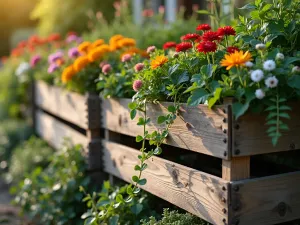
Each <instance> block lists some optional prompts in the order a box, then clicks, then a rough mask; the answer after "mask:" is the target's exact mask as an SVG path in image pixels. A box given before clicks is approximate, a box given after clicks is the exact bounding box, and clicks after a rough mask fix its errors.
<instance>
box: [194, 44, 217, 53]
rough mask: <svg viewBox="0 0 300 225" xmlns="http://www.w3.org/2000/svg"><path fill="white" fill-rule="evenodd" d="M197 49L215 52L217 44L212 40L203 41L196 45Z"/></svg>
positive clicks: (204, 51)
mask: <svg viewBox="0 0 300 225" xmlns="http://www.w3.org/2000/svg"><path fill="white" fill-rule="evenodd" d="M197 49H198V51H199V52H203V53H205V54H206V53H208V52H215V51H216V50H217V44H216V43H215V42H212V41H203V42H201V43H200V44H199V45H198V46H197Z"/></svg>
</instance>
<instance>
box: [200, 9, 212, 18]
mask: <svg viewBox="0 0 300 225" xmlns="http://www.w3.org/2000/svg"><path fill="white" fill-rule="evenodd" d="M197 13H199V14H202V15H210V16H213V17H215V15H214V14H212V13H211V12H209V11H207V10H198V11H197Z"/></svg>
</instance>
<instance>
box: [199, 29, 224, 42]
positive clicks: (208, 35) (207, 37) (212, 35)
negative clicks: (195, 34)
mask: <svg viewBox="0 0 300 225" xmlns="http://www.w3.org/2000/svg"><path fill="white" fill-rule="evenodd" d="M221 39H222V36H220V34H219V33H218V32H215V31H207V32H205V33H204V34H203V35H202V40H203V41H219V40H221Z"/></svg>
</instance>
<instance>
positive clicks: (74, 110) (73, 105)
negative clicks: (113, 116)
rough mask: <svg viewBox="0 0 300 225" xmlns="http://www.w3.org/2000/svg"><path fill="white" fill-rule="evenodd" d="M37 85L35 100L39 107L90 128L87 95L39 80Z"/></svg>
mask: <svg viewBox="0 0 300 225" xmlns="http://www.w3.org/2000/svg"><path fill="white" fill-rule="evenodd" d="M35 87H36V90H35V95H36V97H35V101H36V105H37V106H38V107H39V108H41V109H43V110H45V111H47V112H50V113H52V114H53V115H55V116H58V117H60V118H62V119H64V120H66V121H68V122H71V123H73V124H75V125H77V126H79V127H81V128H84V129H87V128H88V111H87V110H88V107H87V104H88V103H87V97H86V96H83V95H80V94H77V93H73V92H69V91H66V90H63V89H62V88H59V87H54V86H50V85H48V84H46V83H44V82H42V81H37V82H36V85H35Z"/></svg>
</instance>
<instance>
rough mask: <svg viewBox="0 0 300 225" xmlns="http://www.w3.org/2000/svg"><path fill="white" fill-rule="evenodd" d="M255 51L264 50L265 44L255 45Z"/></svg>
mask: <svg viewBox="0 0 300 225" xmlns="http://www.w3.org/2000/svg"><path fill="white" fill-rule="evenodd" d="M255 48H256V50H265V49H266V45H265V44H257V45H255Z"/></svg>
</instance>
